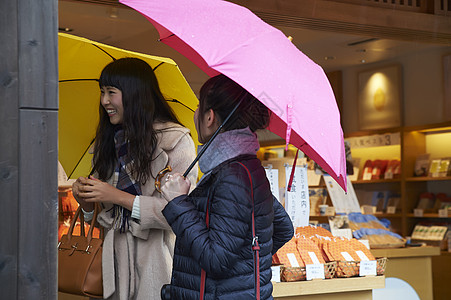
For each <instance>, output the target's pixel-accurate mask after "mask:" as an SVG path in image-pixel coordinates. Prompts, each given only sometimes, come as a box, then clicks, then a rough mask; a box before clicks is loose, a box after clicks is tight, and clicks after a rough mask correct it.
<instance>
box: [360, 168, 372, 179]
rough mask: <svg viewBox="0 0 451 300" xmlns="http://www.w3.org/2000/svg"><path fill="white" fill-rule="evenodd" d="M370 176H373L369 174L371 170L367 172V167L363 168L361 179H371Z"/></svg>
mask: <svg viewBox="0 0 451 300" xmlns="http://www.w3.org/2000/svg"><path fill="white" fill-rule="evenodd" d="M372 177H373V175H372V174H371V172H369V171H368V170H367V169H365V170H364V173H363V177H362V179H363V180H371V178H372Z"/></svg>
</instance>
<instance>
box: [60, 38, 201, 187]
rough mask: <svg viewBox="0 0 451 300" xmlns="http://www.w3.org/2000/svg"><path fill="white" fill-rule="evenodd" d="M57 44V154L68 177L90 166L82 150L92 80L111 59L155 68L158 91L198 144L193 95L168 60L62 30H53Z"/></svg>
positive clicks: (93, 123) (91, 125) (91, 124)
mask: <svg viewBox="0 0 451 300" xmlns="http://www.w3.org/2000/svg"><path fill="white" fill-rule="evenodd" d="M58 47H59V82H60V83H59V118H58V119H59V124H58V140H59V148H58V157H59V161H60V162H61V164H62V166H63V168H64V170H65V171H66V173H67V175H69V176H70V178H77V177H79V176H87V175H88V174H89V171H90V169H91V159H92V155H91V154H89V152H88V151H86V150H87V149H88V148H89V147H90V145H91V143H92V141H93V140H94V137H95V131H96V128H97V123H98V118H99V102H100V90H99V84H98V81H97V80H98V78H99V77H100V73H101V71H102V69H103V68H104V67H105V66H106V65H107V64H108V63H110V62H112V61H113V60H114V59H118V58H122V57H137V58H140V59H142V60H144V61H146V62H147V63H148V64H149V65H150V66H151V67H152V68H153V69H154V72H155V75H156V77H157V79H158V83H159V85H160V89H161V91H162V93H163V96H164V97H165V98H166V100H168V101H169V102H170V103H169V104H170V106H171V107H172V109H173V110H174V112H175V114H176V115H177V118H178V119H179V121H180V122H181V123H182V124H183V125H184V126H186V127H188V128H189V129H190V130H191V135H192V137H193V140H194V142H195V143H196V145H197V144H198V141H197V132H196V129H195V126H194V122H193V112H192V110H193V109H195V108H196V106H197V103H198V100H197V98H196V95H195V94H194V92H193V91H192V89H191V87H190V86H189V85H188V83H187V82H186V80H185V78H184V77H183V75H182V73H181V71H180V69H179V68H178V66H177V65H176V64H175V62H174V61H173V60H171V59H169V58H164V57H157V56H151V55H146V54H142V53H136V52H132V51H127V50H124V49H119V48H116V47H112V46H108V45H104V44H101V43H97V42H94V41H90V40H88V39H85V38H80V37H76V36H73V35H69V34H64V33H59V34H58ZM173 100H177V101H180V102H182V103H183V104H180V103H179V102H174V101H173ZM187 107H189V108H187Z"/></svg>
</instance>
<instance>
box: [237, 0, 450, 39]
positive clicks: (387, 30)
mask: <svg viewBox="0 0 451 300" xmlns="http://www.w3.org/2000/svg"><path fill="white" fill-rule="evenodd" d="M230 2H233V3H236V4H239V5H242V6H246V7H247V8H249V9H250V10H252V11H253V12H254V13H255V14H257V15H258V16H259V17H261V18H262V19H263V20H264V21H266V22H267V23H269V24H271V25H273V26H286V27H294V28H305V29H312V30H324V31H331V32H341V33H348V34H357V35H364V36H372V37H378V38H387V39H399V40H408V41H417V42H428V43H438V44H445V45H451V18H449V17H447V16H441V15H433V14H428V13H418V12H411V11H403V10H396V9H387V8H383V7H374V6H367V5H364V4H361V5H355V4H349V3H340V2H336V1H327V0H303V1H302V2H300V1H298V0H231V1H230ZM301 3H302V4H301Z"/></svg>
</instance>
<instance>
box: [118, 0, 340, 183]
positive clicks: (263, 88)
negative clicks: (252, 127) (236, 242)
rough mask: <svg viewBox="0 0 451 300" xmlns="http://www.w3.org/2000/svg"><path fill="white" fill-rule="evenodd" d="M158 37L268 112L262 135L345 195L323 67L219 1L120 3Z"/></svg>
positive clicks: (334, 111)
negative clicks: (315, 168) (276, 139)
mask: <svg viewBox="0 0 451 300" xmlns="http://www.w3.org/2000/svg"><path fill="white" fill-rule="evenodd" d="M119 2H121V3H122V4H125V5H128V6H130V7H131V8H133V9H135V10H137V11H138V12H140V13H142V14H143V15H144V16H145V17H146V18H147V19H148V20H149V21H150V22H151V23H152V24H153V25H154V26H155V28H156V29H157V30H158V32H159V34H160V40H161V41H162V42H163V43H165V44H167V45H169V46H171V47H172V48H174V49H175V50H177V51H179V52H180V53H181V54H183V55H184V56H186V57H187V58H188V59H190V60H191V61H192V62H194V63H195V64H196V65H197V66H199V68H201V69H202V70H203V71H204V72H205V73H207V74H208V75H209V76H215V75H218V74H220V73H222V74H224V75H226V76H227V77H229V78H231V79H232V80H234V81H235V82H237V83H238V84H240V85H241V86H242V87H243V88H245V89H246V90H247V91H249V92H250V93H251V94H252V95H254V96H255V97H256V98H257V99H259V100H260V101H261V102H262V103H264V104H265V105H266V106H267V107H268V108H269V109H271V111H272V112H273V114H272V119H271V122H270V126H269V128H268V129H269V130H270V131H272V132H274V133H275V134H277V135H279V136H280V137H282V138H285V140H286V143H287V145H288V143H291V144H292V145H294V146H295V147H297V148H298V149H300V150H301V151H302V152H304V153H305V154H306V155H307V156H309V157H310V158H311V159H313V160H314V161H315V162H316V163H317V164H318V165H320V166H321V167H322V168H323V169H324V170H325V171H326V172H327V173H328V174H329V175H331V176H332V177H333V178H334V179H335V180H336V181H337V182H338V183H339V184H340V186H342V187H343V189H344V190H346V157H345V151H344V142H343V131H342V128H341V124H340V113H339V111H338V107H337V103H336V101H335V97H334V94H333V91H332V88H331V87H330V84H329V81H328V79H327V77H326V75H325V73H324V71H323V69H322V68H321V67H320V66H319V65H317V64H316V63H314V62H313V61H312V60H311V59H310V58H308V57H307V56H306V55H305V54H303V53H302V52H301V51H299V49H297V48H296V47H295V46H294V45H293V44H292V43H291V42H290V40H289V39H288V38H287V37H286V36H285V35H284V34H283V33H282V32H281V31H280V30H278V29H276V28H274V27H272V26H270V25H269V24H267V23H265V22H264V21H262V20H261V19H260V18H258V17H257V16H256V15H255V14H253V13H252V12H251V11H250V10H248V9H247V8H244V7H242V6H239V5H236V4H233V3H230V2H227V1H219V0H164V1H161V0H120V1H119Z"/></svg>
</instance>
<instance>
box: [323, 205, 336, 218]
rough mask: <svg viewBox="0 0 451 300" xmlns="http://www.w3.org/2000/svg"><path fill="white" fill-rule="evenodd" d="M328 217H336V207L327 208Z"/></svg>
mask: <svg viewBox="0 0 451 300" xmlns="http://www.w3.org/2000/svg"><path fill="white" fill-rule="evenodd" d="M325 215H326V216H335V207H333V206H329V207H327V208H326V213H325Z"/></svg>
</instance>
